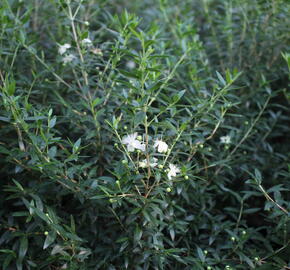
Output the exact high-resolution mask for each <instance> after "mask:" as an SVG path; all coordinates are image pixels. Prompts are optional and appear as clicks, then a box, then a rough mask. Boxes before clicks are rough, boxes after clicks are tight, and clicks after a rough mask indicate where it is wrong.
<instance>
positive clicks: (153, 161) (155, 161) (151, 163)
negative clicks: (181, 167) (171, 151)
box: [139, 158, 158, 168]
mask: <svg viewBox="0 0 290 270" xmlns="http://www.w3.org/2000/svg"><path fill="white" fill-rule="evenodd" d="M157 162H158V159H157V158H153V159H152V162H150V164H149V165H150V167H151V168H154V167H156V166H157V165H158V163H157ZM139 167H141V168H146V167H148V163H147V159H144V160H142V161H140V162H139Z"/></svg>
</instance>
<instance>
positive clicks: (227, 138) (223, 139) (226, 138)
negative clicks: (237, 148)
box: [220, 135, 231, 144]
mask: <svg viewBox="0 0 290 270" xmlns="http://www.w3.org/2000/svg"><path fill="white" fill-rule="evenodd" d="M220 141H221V143H224V144H229V143H231V137H230V136H229V135H227V136H222V137H220Z"/></svg>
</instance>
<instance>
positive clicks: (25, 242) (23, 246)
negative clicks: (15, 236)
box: [18, 236, 28, 262]
mask: <svg viewBox="0 0 290 270" xmlns="http://www.w3.org/2000/svg"><path fill="white" fill-rule="evenodd" d="M27 249H28V239H27V237H26V236H23V237H22V238H21V240H20V245H19V253H18V259H19V261H20V262H22V260H23V258H24V257H25V255H26V252H27Z"/></svg>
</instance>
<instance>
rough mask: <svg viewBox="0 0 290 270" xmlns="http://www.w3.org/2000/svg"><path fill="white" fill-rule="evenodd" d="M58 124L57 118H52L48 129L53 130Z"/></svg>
mask: <svg viewBox="0 0 290 270" xmlns="http://www.w3.org/2000/svg"><path fill="white" fill-rule="evenodd" d="M55 124H56V116H54V117H52V118H51V119H50V120H49V121H48V127H49V128H53V127H54V126H55Z"/></svg>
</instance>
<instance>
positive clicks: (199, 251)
mask: <svg viewBox="0 0 290 270" xmlns="http://www.w3.org/2000/svg"><path fill="white" fill-rule="evenodd" d="M197 254H198V257H199V258H200V260H201V262H205V255H204V253H203V251H202V249H201V248H199V247H198V248H197Z"/></svg>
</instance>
